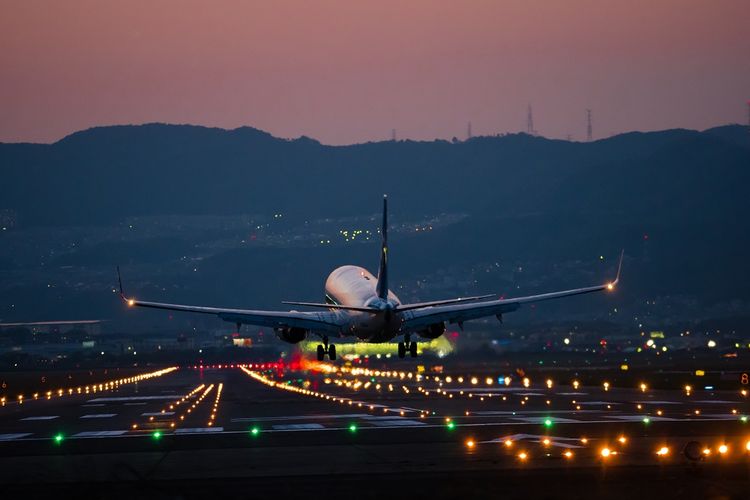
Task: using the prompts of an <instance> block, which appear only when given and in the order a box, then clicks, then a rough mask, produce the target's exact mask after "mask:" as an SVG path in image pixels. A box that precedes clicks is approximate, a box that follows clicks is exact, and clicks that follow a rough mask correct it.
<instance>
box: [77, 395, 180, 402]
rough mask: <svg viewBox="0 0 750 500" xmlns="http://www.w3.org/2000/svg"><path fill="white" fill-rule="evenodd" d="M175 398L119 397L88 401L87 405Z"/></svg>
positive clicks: (172, 397) (170, 397)
mask: <svg viewBox="0 0 750 500" xmlns="http://www.w3.org/2000/svg"><path fill="white" fill-rule="evenodd" d="M174 398H175V396H127V397H125V396H118V397H111V398H94V399H89V400H88V401H86V402H87V403H118V402H123V401H139V400H140V401H153V400H159V399H174Z"/></svg>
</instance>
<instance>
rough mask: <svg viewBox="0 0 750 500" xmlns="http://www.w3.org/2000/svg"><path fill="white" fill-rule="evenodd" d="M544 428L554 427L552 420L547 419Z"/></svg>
mask: <svg viewBox="0 0 750 500" xmlns="http://www.w3.org/2000/svg"><path fill="white" fill-rule="evenodd" d="M544 426H545V427H552V419H551V418H545V419H544Z"/></svg>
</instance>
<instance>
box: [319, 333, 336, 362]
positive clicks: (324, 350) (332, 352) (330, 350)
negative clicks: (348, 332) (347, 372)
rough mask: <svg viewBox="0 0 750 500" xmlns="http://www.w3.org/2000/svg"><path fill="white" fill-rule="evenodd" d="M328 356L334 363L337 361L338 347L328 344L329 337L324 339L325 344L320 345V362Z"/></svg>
mask: <svg viewBox="0 0 750 500" xmlns="http://www.w3.org/2000/svg"><path fill="white" fill-rule="evenodd" d="M326 354H328V359H330V360H331V361H334V360H335V359H336V346H335V345H333V344H330V345H329V344H328V337H323V343H322V344H318V361H323V360H324V359H325V357H326Z"/></svg>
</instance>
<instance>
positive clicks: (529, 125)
mask: <svg viewBox="0 0 750 500" xmlns="http://www.w3.org/2000/svg"><path fill="white" fill-rule="evenodd" d="M526 133H527V134H529V135H535V134H536V130H534V115H533V114H532V112H531V104H529V108H528V112H527V113H526Z"/></svg>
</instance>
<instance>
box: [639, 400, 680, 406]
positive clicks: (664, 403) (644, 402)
mask: <svg viewBox="0 0 750 500" xmlns="http://www.w3.org/2000/svg"><path fill="white" fill-rule="evenodd" d="M633 403H636V404H642V405H681V404H685V403H680V402H679V401H633Z"/></svg>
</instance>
